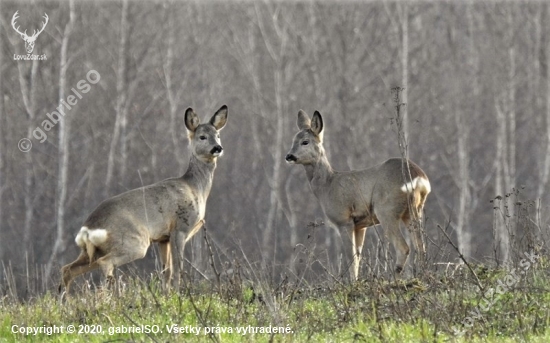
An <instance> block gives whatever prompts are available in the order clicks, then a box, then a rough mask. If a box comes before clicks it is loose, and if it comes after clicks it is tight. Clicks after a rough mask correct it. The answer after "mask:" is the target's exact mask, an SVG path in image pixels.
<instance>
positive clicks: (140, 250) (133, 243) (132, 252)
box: [96, 239, 148, 288]
mask: <svg viewBox="0 0 550 343" xmlns="http://www.w3.org/2000/svg"><path fill="white" fill-rule="evenodd" d="M124 245H127V246H129V247H132V248H131V249H124V250H120V251H111V252H110V253H108V254H107V255H105V256H103V257H101V258H98V259H97V261H96V263H97V264H98V265H99V267H100V268H101V271H102V272H103V276H104V277H105V281H106V283H107V287H108V288H111V287H112V285H113V284H114V282H115V277H114V275H113V271H114V269H115V267H118V266H122V265H124V264H126V263H130V262H132V261H135V260H137V259H140V258H143V257H145V254H146V253H147V248H148V244H146V245H144V244H142V242H141V241H139V240H130V239H127V241H126V242H125V243H124ZM140 245H141V246H140Z"/></svg>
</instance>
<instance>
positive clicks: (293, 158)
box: [285, 154, 298, 163]
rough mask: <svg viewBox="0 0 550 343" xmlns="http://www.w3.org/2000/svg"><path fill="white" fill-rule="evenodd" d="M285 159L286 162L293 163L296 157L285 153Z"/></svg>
mask: <svg viewBox="0 0 550 343" xmlns="http://www.w3.org/2000/svg"><path fill="white" fill-rule="evenodd" d="M285 160H286V161H287V162H288V163H295V162H296V161H297V160H298V159H297V158H296V156H294V155H292V154H287V155H286V157H285Z"/></svg>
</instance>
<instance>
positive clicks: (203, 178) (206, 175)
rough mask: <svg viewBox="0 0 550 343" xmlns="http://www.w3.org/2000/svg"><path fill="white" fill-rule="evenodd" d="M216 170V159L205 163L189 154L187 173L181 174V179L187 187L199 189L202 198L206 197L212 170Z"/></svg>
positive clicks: (208, 191)
mask: <svg viewBox="0 0 550 343" xmlns="http://www.w3.org/2000/svg"><path fill="white" fill-rule="evenodd" d="M215 169H216V159H212V160H211V161H208V162H205V161H203V160H201V159H199V158H197V157H196V156H195V155H194V154H191V158H190V159H189V166H188V167H187V171H186V172H185V174H183V176H182V179H183V180H184V181H185V182H187V183H188V184H189V185H191V186H194V187H195V188H196V189H200V190H201V191H202V193H203V195H204V196H208V194H209V193H210V188H211V187H212V179H213V177H214V170H215Z"/></svg>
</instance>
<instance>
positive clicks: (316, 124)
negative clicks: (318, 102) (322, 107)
mask: <svg viewBox="0 0 550 343" xmlns="http://www.w3.org/2000/svg"><path fill="white" fill-rule="evenodd" d="M311 131H313V133H314V134H316V135H317V136H319V137H320V138H322V137H323V136H322V134H323V117H321V113H319V111H315V113H313V118H311Z"/></svg>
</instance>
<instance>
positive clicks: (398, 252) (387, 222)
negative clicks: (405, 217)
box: [376, 211, 409, 274]
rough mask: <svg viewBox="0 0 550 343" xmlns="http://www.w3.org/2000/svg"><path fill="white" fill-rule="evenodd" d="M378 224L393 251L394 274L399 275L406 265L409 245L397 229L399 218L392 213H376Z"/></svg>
mask: <svg viewBox="0 0 550 343" xmlns="http://www.w3.org/2000/svg"><path fill="white" fill-rule="evenodd" d="M376 216H377V217H378V219H379V221H380V224H382V227H383V228H384V232H385V233H386V236H387V237H388V238H389V240H390V242H391V243H392V245H393V247H394V249H395V261H396V263H395V272H396V273H397V274H400V273H401V272H402V271H403V268H404V267H405V263H407V258H408V257H409V245H408V244H407V241H405V238H403V234H402V233H401V229H400V228H399V222H400V219H401V218H400V216H399V215H396V214H395V213H393V211H386V212H382V213H376Z"/></svg>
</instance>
